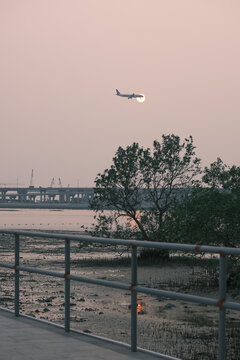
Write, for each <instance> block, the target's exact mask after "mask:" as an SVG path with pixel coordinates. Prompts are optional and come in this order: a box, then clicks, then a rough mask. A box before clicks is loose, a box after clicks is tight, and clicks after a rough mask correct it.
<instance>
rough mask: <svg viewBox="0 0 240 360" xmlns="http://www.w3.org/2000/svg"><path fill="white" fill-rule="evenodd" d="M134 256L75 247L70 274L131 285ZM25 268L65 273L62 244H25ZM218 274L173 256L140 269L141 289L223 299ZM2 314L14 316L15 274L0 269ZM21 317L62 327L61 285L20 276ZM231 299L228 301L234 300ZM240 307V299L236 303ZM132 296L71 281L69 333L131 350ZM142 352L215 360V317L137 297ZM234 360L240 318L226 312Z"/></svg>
mask: <svg viewBox="0 0 240 360" xmlns="http://www.w3.org/2000/svg"><path fill="white" fill-rule="evenodd" d="M129 258H130V252H129V251H126V250H124V249H123V248H121V247H113V246H92V245H91V246H86V245H84V244H79V243H76V242H72V244H71V273H72V274H77V275H81V276H85V277H90V278H97V279H108V280H113V281H120V282H123V283H127V284H130V277H131V273H130V261H129ZM0 261H3V262H10V263H13V262H14V240H13V237H12V236H10V235H0ZM20 263H21V264H24V265H26V266H32V267H38V268H44V269H51V270H54V271H60V272H64V243H63V242H62V241H59V240H54V239H39V238H36V239H34V238H28V237H23V238H22V239H21V246H20ZM217 269H218V267H217V266H216V267H215V266H210V267H209V266H206V262H204V265H202V264H201V261H200V260H199V259H184V258H182V257H181V256H177V254H174V256H172V257H171V258H170V259H169V261H161V260H157V261H156V260H154V261H149V262H147V263H146V262H141V261H139V267H138V284H140V285H143V286H147V287H152V288H156V289H164V290H172V291H177V292H184V293H191V294H194V295H200V296H207V297H212V298H217V297H218V280H217V279H218V273H217V271H218V270H217ZM0 284H1V287H0V306H2V307H7V308H9V309H13V306H14V273H13V271H12V270H7V269H5V268H0ZM20 289H21V293H20V312H22V313H25V314H28V315H30V316H33V317H36V318H40V319H45V320H49V321H53V322H55V323H58V324H62V325H63V324H64V280H63V279H59V278H54V277H50V276H45V275H44V276H43V275H38V274H30V273H26V272H21V275H20ZM231 295H232V294H231V291H230V292H229V296H228V299H229V300H233V299H232V297H231ZM234 301H237V302H239V301H240V297H237V298H235V299H234ZM130 302H131V294H130V291H124V290H115V289H112V288H107V287H103V286H97V285H89V284H86V283H79V282H75V281H71V328H73V329H78V330H81V331H84V332H86V333H92V334H96V335H100V336H103V337H107V338H111V339H115V340H118V341H123V342H126V343H129V342H130ZM138 303H139V305H141V306H142V308H141V311H140V314H139V315H138V346H139V347H142V348H146V349H150V350H153V351H157V352H160V353H163V354H167V355H171V356H175V357H179V358H183V354H184V359H195V358H199V359H216V357H217V343H218V309H217V308H213V307H211V306H201V305H197V304H193V303H187V302H183V301H174V300H170V299H166V298H162V297H157V296H149V295H145V294H138ZM227 349H228V356H227V358H229V359H233V360H234V359H239V358H240V314H239V313H238V312H236V311H227Z"/></svg>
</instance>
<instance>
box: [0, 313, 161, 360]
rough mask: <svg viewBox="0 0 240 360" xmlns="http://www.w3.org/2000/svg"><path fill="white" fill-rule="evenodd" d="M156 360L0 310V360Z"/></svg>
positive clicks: (146, 355)
mask: <svg viewBox="0 0 240 360" xmlns="http://www.w3.org/2000/svg"><path fill="white" fill-rule="evenodd" d="M130 359H131V360H132V359H139V360H156V359H157V357H155V356H151V355H148V354H144V353H141V352H137V353H131V352H130V350H129V349H128V348H125V347H124V346H120V345H115V344H109V343H108V342H105V341H101V340H98V339H94V338H91V337H88V336H85V335H80V334H76V333H69V334H66V333H65V332H64V330H63V329H60V328H57V327H55V326H52V325H48V324H44V323H41V322H37V321H35V320H31V319H28V318H24V317H19V318H16V317H15V316H14V315H13V314H12V313H9V312H6V311H3V310H0V360H130Z"/></svg>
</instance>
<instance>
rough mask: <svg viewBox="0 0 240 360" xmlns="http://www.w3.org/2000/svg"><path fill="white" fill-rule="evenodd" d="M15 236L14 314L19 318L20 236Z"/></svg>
mask: <svg viewBox="0 0 240 360" xmlns="http://www.w3.org/2000/svg"><path fill="white" fill-rule="evenodd" d="M14 236H15V265H14V270H15V276H14V277H15V295H14V313H15V316H19V270H18V268H17V267H18V265H19V235H18V234H14Z"/></svg>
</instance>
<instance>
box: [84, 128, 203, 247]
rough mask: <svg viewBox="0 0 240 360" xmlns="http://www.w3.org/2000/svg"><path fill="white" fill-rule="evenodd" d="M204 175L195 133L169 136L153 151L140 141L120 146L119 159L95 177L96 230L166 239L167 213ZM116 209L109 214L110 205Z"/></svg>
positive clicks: (126, 236) (154, 146)
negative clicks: (188, 135) (196, 147)
mask: <svg viewBox="0 0 240 360" xmlns="http://www.w3.org/2000/svg"><path fill="white" fill-rule="evenodd" d="M198 174H200V159H198V158H197V157H195V147H194V145H193V139H192V137H191V136H190V137H189V138H188V139H185V141H184V142H181V141H180V138H179V137H178V136H175V135H163V136H162V141H161V142H159V141H157V140H155V141H154V143H153V150H152V151H151V150H150V149H149V148H147V149H144V148H143V147H141V146H139V144H138V143H133V144H132V145H130V146H127V147H126V149H123V148H122V147H119V148H118V150H117V152H116V154H115V156H114V157H113V164H112V165H111V167H110V168H109V169H106V170H105V171H104V172H103V173H102V174H98V175H97V178H96V180H95V184H96V188H95V197H94V200H93V201H92V204H91V207H92V209H94V210H95V211H96V222H97V225H96V226H95V229H94V232H95V233H96V232H97V233H98V235H102V236H112V237H119V236H121V237H123V238H131V237H134V238H136V239H144V240H161V235H162V228H163V223H164V220H165V216H166V213H167V212H168V211H169V209H170V208H172V207H173V206H174V205H175V204H176V203H177V202H179V201H180V198H181V196H182V193H183V189H185V191H187V189H188V188H190V187H191V186H193V184H194V183H195V180H194V179H195V177H196V176H197V175H198ZM106 209H111V210H112V212H109V213H108V214H107V215H106V213H104V210H106Z"/></svg>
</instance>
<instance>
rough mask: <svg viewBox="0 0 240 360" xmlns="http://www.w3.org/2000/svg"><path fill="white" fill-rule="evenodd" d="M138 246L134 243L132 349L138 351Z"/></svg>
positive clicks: (132, 259) (132, 264)
mask: <svg viewBox="0 0 240 360" xmlns="http://www.w3.org/2000/svg"><path fill="white" fill-rule="evenodd" d="M136 285H137V247H136V246H135V245H132V257H131V351H132V352H136V351H137V292H136V291H135V289H134V287H135V286H136Z"/></svg>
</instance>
